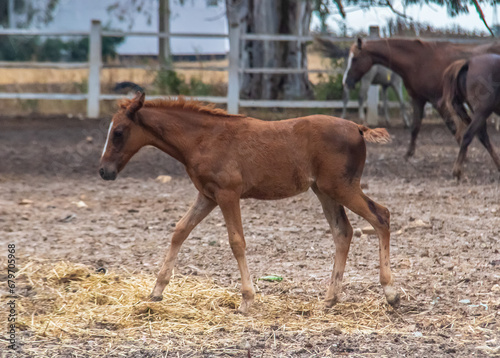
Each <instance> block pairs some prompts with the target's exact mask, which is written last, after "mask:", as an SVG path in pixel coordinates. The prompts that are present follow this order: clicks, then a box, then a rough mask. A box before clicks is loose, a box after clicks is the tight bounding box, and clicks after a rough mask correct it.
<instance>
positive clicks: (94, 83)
mask: <svg viewBox="0 0 500 358" xmlns="http://www.w3.org/2000/svg"><path fill="white" fill-rule="evenodd" d="M0 35H11V36H13V35H15V36H88V37H89V58H88V62H83V63H63V62H0V67H22V68H64V69H75V68H88V69H89V74H88V91H87V93H86V94H67V93H0V99H44V100H45V99H54V100H55V99H57V100H86V101H87V116H88V117H89V118H96V117H98V116H99V114H100V112H99V102H100V101H101V100H114V99H119V98H121V97H122V96H121V95H115V94H101V93H100V73H101V69H102V67H103V63H102V57H101V47H102V38H103V37H125V36H148V37H158V38H173V37H197V38H228V39H229V56H228V58H229V66H228V67H204V68H203V69H204V70H207V71H227V72H228V90H227V96H225V97H216V96H195V97H194V98H195V99H197V100H200V101H207V102H214V103H225V104H227V109H228V112H229V113H238V111H239V107H240V106H242V107H263V108H273V107H278V108H342V101H340V100H337V101H313V100H303V101H295V100H294V101H291V100H245V99H240V98H239V93H240V85H239V84H240V76H241V74H243V73H267V74H278V73H317V72H330V73H331V72H337V73H338V71H332V70H309V69H307V68H301V66H300V62H301V61H300V59H299V61H298V62H299V63H298V66H297V67H296V68H242V67H241V65H240V50H241V48H242V46H241V43H242V42H243V41H248V40H259V41H296V42H299V43H300V42H307V41H312V40H313V39H314V38H313V36H303V35H270V34H241V32H240V29H239V27H230V28H229V34H228V35H225V34H210V33H204V34H201V33H198V34H192V33H170V32H165V33H158V32H120V31H105V30H103V29H102V27H101V23H100V21H98V20H93V21H92V22H91V26H90V31H89V32H81V31H76V32H64V33H62V32H52V31H40V30H18V29H16V30H12V29H7V30H5V29H4V30H0ZM370 36H371V37H373V36H378V28H377V27H370ZM328 39H329V40H332V41H335V42H352V41H354V38H350V37H335V38H333V37H330V36H329V37H328ZM433 40H450V39H433ZM453 41H455V42H471V40H468V39H463V40H458V41H457V40H456V39H453ZM133 67H135V68H137V67H138V66H133ZM171 69H174V70H188V69H198V68H197V67H194V66H183V67H180V66H174V67H171ZM372 87H373V88H372V89H371V90H370V91H369V98H368V101H367V103H368V115H367V119H368V121H369V122H368V123H369V124H377V121H378V116H377V108H378V87H377V86H372ZM148 97H149V98H151V99H153V98H157V97H161V96H148ZM357 105H358V104H357V101H349V102H348V107H349V108H356V107H357ZM389 105H390V106H391V107H392V106H398V104H397V103H390V104H389Z"/></svg>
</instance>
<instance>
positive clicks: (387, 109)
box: [382, 86, 391, 127]
mask: <svg viewBox="0 0 500 358" xmlns="http://www.w3.org/2000/svg"><path fill="white" fill-rule="evenodd" d="M387 88H388V87H387V86H382V97H384V98H383V100H384V115H385V123H386V124H387V126H388V127H390V125H391V122H390V121H389V108H388V106H387Z"/></svg>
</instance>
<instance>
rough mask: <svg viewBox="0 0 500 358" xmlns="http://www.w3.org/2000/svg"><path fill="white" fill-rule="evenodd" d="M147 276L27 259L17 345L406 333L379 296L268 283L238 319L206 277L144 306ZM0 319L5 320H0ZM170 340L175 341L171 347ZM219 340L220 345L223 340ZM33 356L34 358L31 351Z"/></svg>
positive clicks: (459, 323) (464, 326)
mask: <svg viewBox="0 0 500 358" xmlns="http://www.w3.org/2000/svg"><path fill="white" fill-rule="evenodd" d="M153 284H154V277H153V276H152V275H146V274H140V273H136V274H132V273H127V272H122V273H116V272H110V273H107V274H99V273H96V272H95V271H94V270H93V269H92V268H90V267H87V266H83V265H79V264H72V263H68V262H56V263H51V262H48V261H41V260H34V261H30V262H29V263H27V264H26V265H24V268H23V269H22V270H21V271H20V272H19V273H18V277H17V288H16V290H17V293H18V294H19V295H20V297H19V298H18V300H17V309H18V315H19V316H18V323H17V327H18V330H20V331H26V332H28V333H29V334H27V335H26V337H27V338H23V342H24V343H25V344H26V343H28V344H29V343H32V345H31V348H30V350H29V351H30V352H31V353H34V354H38V353H40V351H37V349H38V348H36V347H38V346H39V345H40V344H41V345H43V344H42V343H44V342H46V343H47V342H53V341H54V340H56V341H57V342H59V343H58V344H64V343H65V342H66V344H70V345H71V344H72V343H71V342H75V340H77V341H82V340H84V341H85V340H89V339H104V340H106V341H108V342H109V344H110V345H111V344H112V345H118V346H119V345H120V344H123V343H126V342H130V341H134V340H137V339H149V340H153V341H154V340H156V339H158V338H160V337H162V339H164V338H165V337H169V338H171V339H172V340H166V341H164V343H163V346H164V347H165V348H169V347H170V348H175V347H176V345H178V344H179V340H181V341H182V345H183V346H185V347H191V348H195V349H209V350H210V349H218V347H220V346H221V344H223V345H225V344H228V343H227V342H233V343H234V342H236V343H238V342H240V341H242V340H243V341H244V338H245V336H246V335H247V334H246V333H245V332H254V333H255V332H256V333H258V334H268V335H269V336H270V337H272V336H273V334H274V335H275V334H276V332H285V331H286V332H287V333H290V332H291V333H294V334H299V335H306V336H307V335H317V334H320V335H323V334H325V335H331V334H341V333H342V334H354V333H374V332H376V333H378V334H390V333H400V334H405V333H406V334H411V330H412V329H413V330H414V329H415V326H414V325H413V326H412V325H410V324H408V322H406V321H405V319H404V318H403V317H402V315H401V314H400V313H398V312H397V311H394V310H393V309H392V308H390V307H389V306H388V305H387V304H386V303H385V300H384V299H383V297H381V296H380V295H379V294H376V293H373V294H371V295H370V296H369V297H363V300H362V302H359V303H352V302H345V303H340V304H338V305H337V306H335V308H333V309H331V310H328V311H326V310H324V309H323V305H322V302H321V300H320V297H314V296H307V295H304V294H302V295H297V294H293V293H286V294H280V293H282V292H287V291H292V292H293V288H294V287H295V288H296V287H297V286H300V287H302V288H303V290H302V291H303V292H304V291H305V292H307V291H308V290H309V291H314V290H311V287H308V286H310V285H309V284H308V283H300V284H297V283H293V282H281V283H273V285H275V287H276V288H277V289H276V290H275V293H272V294H266V295H264V294H262V293H261V294H258V295H257V299H256V303H255V305H254V306H253V308H252V310H251V313H250V314H249V315H246V316H245V315H241V314H238V313H237V312H236V310H235V308H236V307H237V306H238V304H239V301H240V294H239V292H238V289H237V288H236V287H221V286H219V285H217V284H216V283H214V282H213V281H212V280H210V279H208V278H200V277H191V276H188V277H187V276H178V275H177V276H174V278H173V279H172V281H171V283H170V285H169V286H168V287H167V289H166V290H165V293H164V299H163V301H162V302H148V301H147V295H148V294H149V292H150V291H151V288H152V287H153ZM2 314H4V312H1V314H0V319H1V320H2V321H3V322H5V321H6V320H5V319H6V317H2V316H1V315H2ZM494 319H495V314H494V313H492V314H491V315H488V316H486V317H481V319H480V320H476V319H474V320H463V317H462V316H460V315H459V314H458V313H457V317H452V316H439V315H437V316H436V315H434V316H432V317H425V316H422V317H420V321H421V322H424V321H426V322H427V323H426V324H424V326H425V325H429V324H433V325H434V324H437V325H440V326H443V325H450V324H452V325H453V326H454V330H455V331H462V332H463V334H464V335H466V334H470V329H471V325H473V326H474V327H476V329H479V330H486V329H485V328H481V327H485V323H486V324H487V323H488V322H490V321H492V320H494ZM173 342H176V343H175V344H174V343H173ZM224 342H225V343H224ZM37 352H38V353H37Z"/></svg>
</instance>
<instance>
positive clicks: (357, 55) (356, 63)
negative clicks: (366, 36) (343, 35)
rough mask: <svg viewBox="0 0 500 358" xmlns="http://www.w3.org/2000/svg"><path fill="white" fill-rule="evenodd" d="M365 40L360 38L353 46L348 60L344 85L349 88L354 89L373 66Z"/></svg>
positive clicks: (343, 80)
mask: <svg viewBox="0 0 500 358" xmlns="http://www.w3.org/2000/svg"><path fill="white" fill-rule="evenodd" d="M364 45H365V44H364V43H363V40H361V39H360V38H359V37H358V39H357V41H356V42H355V43H353V44H352V46H351V50H350V51H349V57H348V58H347V68H346V70H345V72H344V78H343V79H342V84H343V85H344V86H346V85H347V86H348V87H349V88H354V85H355V84H356V83H357V82H358V81H359V80H361V77H363V76H364V74H365V73H367V72H368V71H369V70H370V68H371V67H372V65H373V61H372V58H371V56H370V55H369V54H368V53H367V52H366V51H364V49H363V46H364Z"/></svg>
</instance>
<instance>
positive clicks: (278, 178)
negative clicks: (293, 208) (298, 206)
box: [241, 170, 314, 200]
mask: <svg viewBox="0 0 500 358" xmlns="http://www.w3.org/2000/svg"><path fill="white" fill-rule="evenodd" d="M313 182H314V179H313V178H312V177H311V176H310V175H308V173H305V172H303V171H300V170H294V171H292V172H290V173H282V174H280V173H273V174H271V175H263V176H262V177H260V178H259V179H258V180H255V181H254V182H250V181H249V182H246V183H245V184H246V185H244V190H243V192H242V195H241V197H242V198H253V199H261V200H275V199H283V198H288V197H291V196H294V195H297V194H300V193H303V192H305V191H307V190H308V189H309V188H310V187H311V185H312V183H313Z"/></svg>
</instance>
